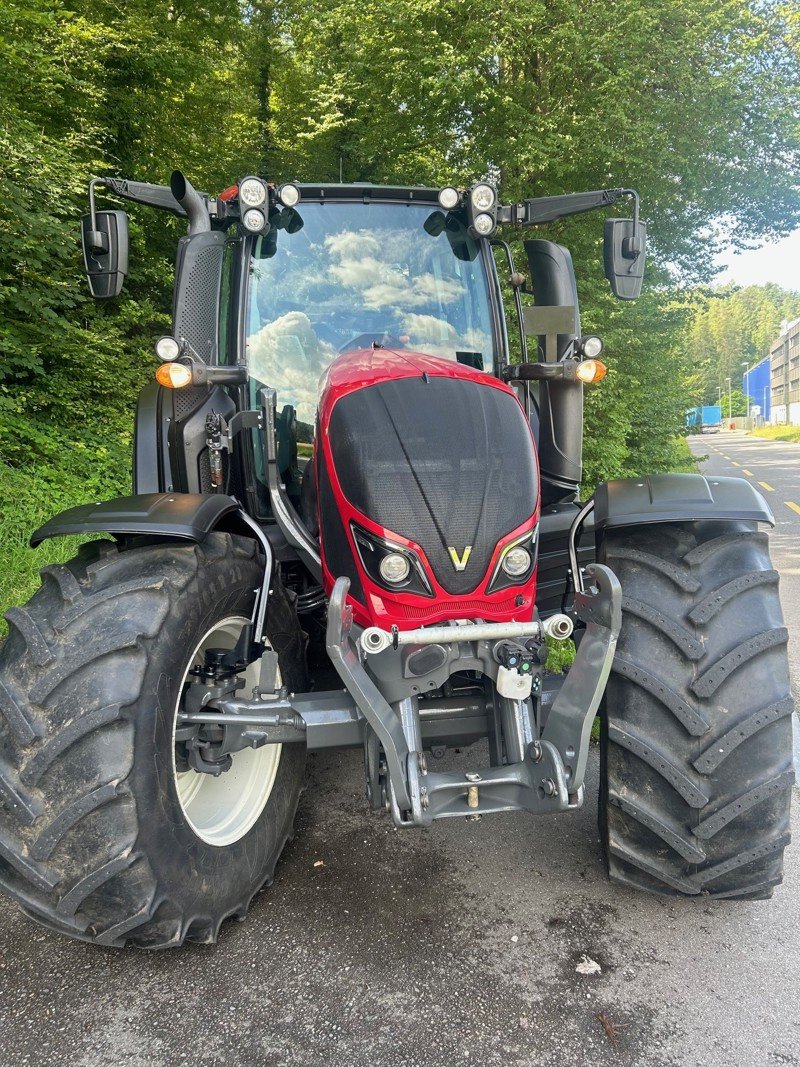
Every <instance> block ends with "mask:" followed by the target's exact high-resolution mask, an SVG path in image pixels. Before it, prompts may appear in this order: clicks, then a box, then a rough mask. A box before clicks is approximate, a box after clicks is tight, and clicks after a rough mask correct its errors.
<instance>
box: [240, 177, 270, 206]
mask: <svg viewBox="0 0 800 1067" xmlns="http://www.w3.org/2000/svg"><path fill="white" fill-rule="evenodd" d="M266 201H267V187H266V185H264V183H263V182H262V181H261V179H260V178H244V179H243V180H242V181H241V182H239V203H240V204H244V206H245V207H261V205H262V204H265V203H266Z"/></svg>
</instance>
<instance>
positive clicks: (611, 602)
mask: <svg viewBox="0 0 800 1067" xmlns="http://www.w3.org/2000/svg"><path fill="white" fill-rule="evenodd" d="M586 571H587V574H589V576H590V577H591V578H593V579H594V581H595V583H596V585H597V591H596V592H591V591H589V590H587V591H585V592H577V593H576V594H575V610H576V612H577V615H578V618H579V619H581V620H582V621H583V622H585V623H586V633H585V634H584V635H583V637H582V639H581V643H580V648H579V650H578V654H577V656H576V657H575V662H574V663H573V664H572V667H571V668H570V670H569V674H568V675H567V677H566V679H565V680H564V684H563V685H562V687H561V690H560V692H559V694H558V696H557V697H556V699H555V700H554V702H553V706H552V708H551V710H550V714H549V716H548V718H547V722H546V724H545V728H544V732H543V734H542V740H543V741H549V742H550V743H551V744H552V745H554V746H555V748H556V749H557V750H558V752H559V754H560V756H561V759H562V761H563V763H564V767H565V769H566V770H567V785H568V787H569V791H570V793H577V792H578V790H579V789H580V788H581V786H582V785H583V779H584V777H585V775H586V761H587V759H588V755H589V738H590V736H591V732H592V722H593V721H594V717H595V715H596V713H597V709H598V707H599V706H600V701H601V700H602V699H603V693H604V692H605V688H606V682H607V681H608V676H609V674H610V673H611V664H612V663H613V661H614V650H615V649H616V647H617V638H618V637H619V631H620V629H621V627H622V587H621V586H620V584H619V580H618V578H617V576H616V575H615V574H614V572H613V571H612V570H610V569H609V568H608V567H604V566H602V564H600V563H593V564H591V565H590V566H589V567H587V568H586Z"/></svg>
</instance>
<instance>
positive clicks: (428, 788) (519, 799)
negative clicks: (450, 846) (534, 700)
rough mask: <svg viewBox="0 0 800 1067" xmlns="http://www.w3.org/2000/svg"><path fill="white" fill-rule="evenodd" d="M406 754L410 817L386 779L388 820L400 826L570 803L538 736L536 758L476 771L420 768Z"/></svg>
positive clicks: (560, 769) (555, 762)
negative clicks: (426, 770)
mask: <svg viewBox="0 0 800 1067" xmlns="http://www.w3.org/2000/svg"><path fill="white" fill-rule="evenodd" d="M415 755H416V754H415V753H411V757H410V758H409V761H408V770H409V782H410V787H411V812H410V817H408V816H405V817H404V815H403V812H402V811H401V808H400V805H399V804H398V803H397V800H396V798H395V796H394V791H393V790H392V788H391V783H390V801H391V812H392V819H393V821H394V823H395V825H396V826H398V827H400V828H401V829H405V828H407V827H412V826H429V825H430V824H431V823H432V822H433V820H434V819H455V818H459V817H460V818H464V817H469V818H475V817H476V816H478V817H479V816H481V815H492V814H496V813H497V812H501V811H529V812H531V813H533V814H536V815H545V814H553V813H555V812H558V811H565V810H566V809H567V808H569V807H570V806H571V798H570V792H571V790H570V787H569V784H568V782H567V777H566V774H565V771H564V766H563V764H562V762H561V757H560V756H559V754H558V751H557V750H556V748H555V746H554V745H552V744H550V742H548V741H542V742H540V743H539V746H538V748H537V750H536V758H535V759H534V758H533V756H532V755H530V754H527V755H526V756H525V758H524V759H523V761H522V762H521V763H513V764H510V765H508V766H506V767H489V768H488V769H486V770H481V771H480V773H468V774H436V773H432V774H425V773H420V771H419V768H418V766H417V761H416V759H415Z"/></svg>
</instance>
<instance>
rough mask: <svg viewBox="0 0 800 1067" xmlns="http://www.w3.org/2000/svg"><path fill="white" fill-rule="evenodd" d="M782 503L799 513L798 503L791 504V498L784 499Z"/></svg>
mask: <svg viewBox="0 0 800 1067" xmlns="http://www.w3.org/2000/svg"><path fill="white" fill-rule="evenodd" d="M784 504H785V505H786V507H787V508H791V509H792V511H796V512H797V514H798V515H800V504H793V503H792V501H791V500H784Z"/></svg>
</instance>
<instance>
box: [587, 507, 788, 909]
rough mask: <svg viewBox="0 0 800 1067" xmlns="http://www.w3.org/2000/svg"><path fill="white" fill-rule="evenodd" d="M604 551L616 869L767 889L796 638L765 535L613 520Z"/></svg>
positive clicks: (773, 881) (782, 836)
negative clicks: (618, 618) (616, 611)
mask: <svg viewBox="0 0 800 1067" xmlns="http://www.w3.org/2000/svg"><path fill="white" fill-rule="evenodd" d="M600 560H601V561H602V562H603V563H606V564H608V566H609V567H611V568H612V569H613V570H614V571H615V572H616V574H617V575H618V577H619V579H620V582H621V585H622V594H623V601H622V606H623V623H622V632H621V634H620V639H619V643H618V645H617V652H616V657H615V660H614V665H613V667H612V674H611V677H610V679H609V683H608V687H607V690H606V696H605V701H604V710H603V712H602V713H601V733H600V745H601V779H600V782H601V784H600V808H599V821H600V833H601V838H602V841H603V845H604V848H605V852H606V859H607V864H608V872H609V875H610V877H611V879H612V880H613V881H616V882H621V883H624V884H627V885H631V886H635V887H636V888H639V889H645V890H648V891H650V892H653V893H663V894H685V895H690V896H697V895H699V894H704V895H710V896H716V897H736V898H740V899H753V898H764V897H769V896H771V895H772V891H773V887H774V886H776V885H777V884H778V883H779V882H780V881H781V879H782V871H783V851H784V848H785V846H786V845H787V843H788V842H789V804H790V798H791V789H792V783H793V782H794V772H793V769H792V740H791V737H792V735H791V714H792V707H793V705H792V699H791V695H790V688H789V668H788V659H787V653H786V642H787V636H788V635H787V631H786V629H785V628H784V626H783V618H782V614H781V607H780V601H779V599H778V575H777V572H776V571H774V570H773V569H772V566H771V563H770V559H769V550H768V542H767V536H766V534H763V533H759V532H757V531H755V530H753V529H752V528H748V527H745V526H742V525H735V524H732V523H725V524H723V523H716V524H713V523H700V522H698V523H693V524H682V525H677V524H672V525H669V524H664V525H661V524H659V525H653V526H647V527H639V528H634V529H623V530H612V531H609V532H607V533H606V534H605V536H604V540H603V542H602V545H601V551H600Z"/></svg>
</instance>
